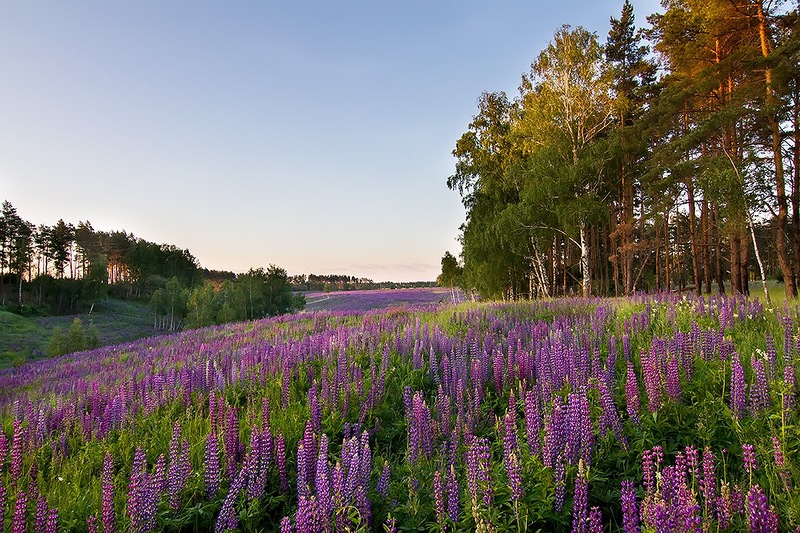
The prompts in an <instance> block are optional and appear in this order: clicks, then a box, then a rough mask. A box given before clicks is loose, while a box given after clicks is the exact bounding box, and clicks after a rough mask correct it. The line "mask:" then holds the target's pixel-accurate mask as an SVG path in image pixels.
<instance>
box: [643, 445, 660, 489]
mask: <svg viewBox="0 0 800 533" xmlns="http://www.w3.org/2000/svg"><path fill="white" fill-rule="evenodd" d="M663 459H664V451H663V449H662V448H661V446H654V447H653V448H651V449H649V450H644V451H643V452H642V472H643V473H644V488H645V489H646V491H647V493H648V494H652V493H653V492H655V489H656V470H657V469H658V465H659V464H661V462H662V461H663Z"/></svg>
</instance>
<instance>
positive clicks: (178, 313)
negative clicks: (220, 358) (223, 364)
mask: <svg viewBox="0 0 800 533" xmlns="http://www.w3.org/2000/svg"><path fill="white" fill-rule="evenodd" d="M430 285H431V283H430V282H417V283H393V282H389V283H387V282H383V283H376V282H373V281H372V280H370V279H366V278H357V277H355V276H349V275H339V274H332V275H317V274H310V275H305V274H303V275H297V276H291V277H290V276H289V275H288V274H287V273H286V271H285V270H284V269H282V268H280V267H278V266H275V265H269V266H268V267H267V268H251V269H250V270H249V271H248V272H246V273H243V274H236V273H234V272H228V271H219V270H209V269H205V268H202V267H201V265H200V264H199V262H198V261H197V259H196V258H195V257H194V256H193V255H192V254H191V252H190V251H189V250H186V249H182V248H179V247H177V246H175V245H172V244H157V243H153V242H150V241H147V240H145V239H142V238H139V237H136V236H135V235H133V234H131V233H128V232H126V231H124V230H123V231H100V230H96V229H94V228H93V227H92V224H91V223H90V222H88V221H85V222H84V221H81V222H78V224H77V225H74V224H71V223H67V222H64V220H63V219H59V220H58V222H57V223H55V224H54V225H52V226H48V225H45V224H42V225H39V226H36V225H34V224H32V223H30V222H28V221H26V220H24V219H22V218H21V217H20V216H19V214H18V213H17V210H16V208H15V207H14V206H13V205H12V204H11V203H10V202H8V201H4V202H3V204H2V209H1V210H0V307H2V308H4V309H6V310H10V311H14V312H18V313H22V314H28V315H37V314H38V315H47V314H75V313H79V312H91V309H92V308H93V306H94V305H95V304H96V303H98V302H99V301H101V300H102V299H104V298H106V297H108V296H111V297H115V298H122V299H133V300H143V301H146V302H149V303H150V306H151V308H152V310H153V325H154V327H155V328H156V329H162V330H169V331H174V330H177V329H181V328H183V327H187V326H192V327H197V326H205V325H211V324H217V323H224V322H231V321H236V320H249V319H256V318H262V317H265V316H274V315H278V314H282V313H286V312H291V311H297V310H300V309H302V308H303V304H304V300H303V296H302V294H301V292H302V291H337V290H356V289H362V290H363V289H373V288H397V287H411V286H430Z"/></svg>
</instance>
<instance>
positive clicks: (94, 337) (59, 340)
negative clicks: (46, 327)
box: [47, 318, 100, 356]
mask: <svg viewBox="0 0 800 533" xmlns="http://www.w3.org/2000/svg"><path fill="white" fill-rule="evenodd" d="M99 346H100V335H99V333H98V332H97V328H96V327H95V326H94V323H92V322H89V326H88V327H86V329H85V330H84V327H83V322H82V321H81V319H80V318H76V319H75V320H73V321H72V324H70V326H69V328H67V331H66V332H65V331H63V330H62V329H61V328H60V327H55V328H53V336H52V337H51V338H50V343H49V344H48V346H47V354H48V355H50V356H57V355H64V354H67V353H72V352H80V351H83V350H91V349H94V348H98V347H99Z"/></svg>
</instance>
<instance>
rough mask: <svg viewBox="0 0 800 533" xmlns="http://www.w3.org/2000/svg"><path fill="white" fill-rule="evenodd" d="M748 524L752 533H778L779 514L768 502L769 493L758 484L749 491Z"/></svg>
mask: <svg viewBox="0 0 800 533" xmlns="http://www.w3.org/2000/svg"><path fill="white" fill-rule="evenodd" d="M746 506H747V526H748V528H749V530H750V533H777V532H778V515H777V514H775V511H773V510H772V509H771V508H770V507H769V506H768V504H767V495H766V494H764V491H763V490H762V488H761V487H760V486H758V485H753V486H752V487H750V492H748V493H747V504H746Z"/></svg>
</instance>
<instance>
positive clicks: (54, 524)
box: [0, 507, 105, 533]
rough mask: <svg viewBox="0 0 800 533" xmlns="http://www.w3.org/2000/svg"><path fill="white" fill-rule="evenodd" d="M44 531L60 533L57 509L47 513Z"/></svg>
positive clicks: (46, 532)
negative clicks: (57, 532)
mask: <svg viewBox="0 0 800 533" xmlns="http://www.w3.org/2000/svg"><path fill="white" fill-rule="evenodd" d="M0 523H2V522H0ZM44 530H45V533H56V531H58V509H56V508H55V507H54V508H52V509H50V510H49V511H48V512H47V523H46V524H45V527H44ZM104 531H105V530H104Z"/></svg>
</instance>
